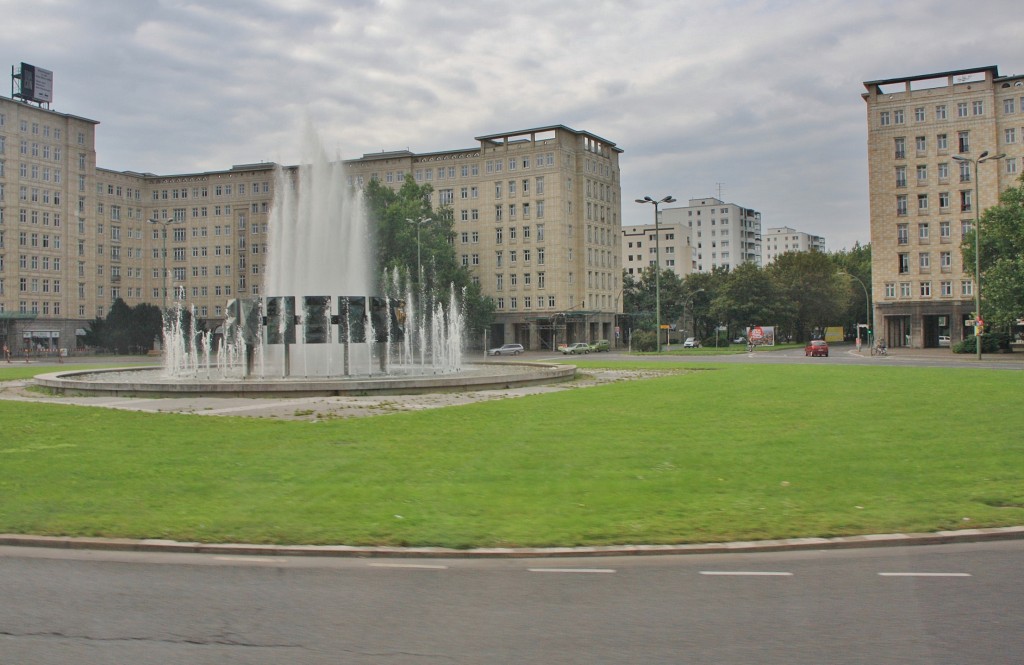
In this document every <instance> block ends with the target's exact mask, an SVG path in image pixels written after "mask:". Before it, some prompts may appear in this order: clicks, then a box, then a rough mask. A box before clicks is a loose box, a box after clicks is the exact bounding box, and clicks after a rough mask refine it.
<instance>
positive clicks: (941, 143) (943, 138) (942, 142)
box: [935, 134, 949, 151]
mask: <svg viewBox="0 0 1024 665" xmlns="http://www.w3.org/2000/svg"><path fill="white" fill-rule="evenodd" d="M935 147H936V148H937V149H938V150H940V151H945V150H949V136H948V135H946V134H936V136H935Z"/></svg>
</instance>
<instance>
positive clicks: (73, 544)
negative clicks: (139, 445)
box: [0, 526, 1024, 559]
mask: <svg viewBox="0 0 1024 665" xmlns="http://www.w3.org/2000/svg"><path fill="white" fill-rule="evenodd" d="M1022 539H1024V526H1010V527H994V528H985V529H960V530H956V531H936V532H933V533H895V534H869V535H861V536H841V537H836V538H786V539H782V540H751V541H739V542H732V543H695V544H689V545H609V546H602V547H522V548H504V547H486V548H478V549H469V550H459V549H451V548H446V547H354V546H348V545H251V544H244V543H190V542H180V541H175V540H159V539H151V538H146V539H141V540H136V539H130V538H67V537H63V536H32V535H19V534H0V545H6V546H13V547H41V548H51V549H69V550H98V551H119V552H163V553H179V554H220V555H248V556H303V557H364V558H435V559H441V558H444V559H481V558H549V557H597V556H650V555H673V554H674V555H682V554H729V553H750V552H786V551H796V550H835V549H853V548H865V547H901V546H903V547H906V546H911V545H940V544H948V543H973V542H982V541H991V540H1022Z"/></svg>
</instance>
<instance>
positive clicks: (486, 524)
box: [0, 360, 1024, 548]
mask: <svg viewBox="0 0 1024 665" xmlns="http://www.w3.org/2000/svg"><path fill="white" fill-rule="evenodd" d="M580 364H581V366H582V369H581V371H586V370H585V367H586V366H587V365H588V364H591V365H595V366H596V365H598V364H602V365H609V366H610V365H616V366H620V367H622V366H625V367H642V366H643V363H642V362H631V363H628V364H616V363H612V362H611V361H605V362H603V363H602V362H601V361H598V360H593V361H583V362H581V363H580ZM649 366H650V367H657V368H659V369H660V368H664V365H663V364H661V363H658V364H657V365H654V364H652V365H649ZM676 367H677V368H682V367H684V366H683V365H679V366H676ZM689 367H691V368H694V369H691V370H689V371H681V372H677V373H673V374H668V375H665V376H662V377H659V378H654V379H648V380H641V381H631V382H622V383H615V384H609V385H604V386H598V387H593V388H586V389H579V390H566V391H562V392H557V393H552V394H546V395H535V396H530V397H522V398H517V399H508V400H501V401H496V402H486V403H479V404H473V405H468V406H460V407H450V408H446V409H438V410H431V411H425V412H419V413H401V414H391V415H385V416H379V417H372V418H362V419H353V420H334V421H324V422H315V423H310V422H283V421H273V420H257V419H244V418H227V417H201V416H185V415H154V414H142V413H133V412H122V411H113V410H107V409H95V408H85V407H74V406H65V405H57V404H40V403H16V402H7V401H0V423H2V430H0V532H7V533H35V534H48V535H79V536H122V537H153V538H172V539H177V540H198V541H204V542H239V541H242V542H255V543H272V542H273V543H316V544H327V543H331V544H350V545H415V546H448V547H459V548H468V547H479V546H551V545H600V544H620V543H684V542H707V541H722V540H737V539H742V540H747V539H760V538H782V537H793V536H834V535H849V534H861V533H878V532H893V531H933V530H939V529H955V528H961V527H980V526H1005V525H1015V524H1024V437H1022V436H1020V434H1019V433H1020V432H1021V431H1024V409H1022V408H1021V406H1022V399H1021V396H1020V395H1021V391H1020V385H1021V384H1020V381H1021V374H1020V373H1018V372H992V371H984V370H975V369H955V370H954V369H950V370H943V369H926V368H907V367H892V366H885V367H862V366H852V367H850V366H847V367H836V366H827V365H815V366H807V365H787V366H757V365H745V364H735V365H732V364H730V365H715V366H711V365H705V366H704V367H703V368H699V369H697V367H698V366H696V365H692V364H691V365H689ZM5 371H6V368H4V369H3V370H0V381H2V380H4V379H10V378H12V377H10V376H8V375H6V374H5V373H4V372H5ZM10 371H13V370H10ZM0 386H2V384H0Z"/></svg>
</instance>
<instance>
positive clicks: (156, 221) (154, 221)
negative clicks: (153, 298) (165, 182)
mask: <svg viewBox="0 0 1024 665" xmlns="http://www.w3.org/2000/svg"><path fill="white" fill-rule="evenodd" d="M178 222H179V220H177V219H165V220H163V221H161V220H159V219H150V220H149V223H150V224H160V225H162V226H163V227H164V228H163V231H162V232H163V236H164V249H163V252H164V273H163V279H162V280H161V287H162V288H163V290H164V312H166V311H167V227H168V226H170V225H171V224H177V223H178Z"/></svg>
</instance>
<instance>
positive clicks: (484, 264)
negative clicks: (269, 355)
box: [346, 125, 622, 349]
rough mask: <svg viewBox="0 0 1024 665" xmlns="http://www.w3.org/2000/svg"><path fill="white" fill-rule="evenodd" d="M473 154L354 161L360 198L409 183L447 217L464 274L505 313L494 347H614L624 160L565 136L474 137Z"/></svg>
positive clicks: (540, 131) (567, 132)
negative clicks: (428, 194) (380, 187)
mask: <svg viewBox="0 0 1024 665" xmlns="http://www.w3.org/2000/svg"><path fill="white" fill-rule="evenodd" d="M476 141H478V145H477V146H475V147H473V148H469V149H464V150H450V151H445V152H435V153H424V154H413V153H411V152H407V151H402V152H389V153H379V154H377V153H372V154H367V155H364V156H363V157H362V158H360V159H356V160H349V161H347V162H346V168H347V170H348V173H349V178H350V180H351V182H352V184H353V185H354V186H359V185H360V184H362V183H365V182H366V181H368V180H370V179H376V180H377V181H378V182H381V183H383V184H385V185H387V186H390V187H393V188H395V189H397V188H400V187H401V185H402V181H403V179H404V178H406V177H410V176H411V177H413V178H414V179H415V180H416V182H417V184H430V185H432V186H433V189H434V191H433V195H432V196H433V201H432V202H433V204H434V207H435V209H436V208H437V207H439V206H450V207H451V208H452V211H453V215H454V232H455V235H454V238H453V244H454V247H455V251H456V255H457V256H458V257H459V258H460V260H461V261H462V265H463V266H465V267H467V268H468V269H469V270H470V273H471V274H472V276H473V278H474V279H475V280H477V281H479V284H480V286H481V290H482V292H483V293H484V294H485V295H488V296H491V297H492V298H493V299H494V302H495V304H496V312H495V323H494V324H493V325H492V326H491V329H490V330H489V331H488V340H487V343H488V345H492V346H493V345H500V344H502V343H505V342H518V343H520V344H523V345H524V346H525V347H526V348H527V349H554V348H556V346H557V345H558V344H559V343H563V342H577V341H593V340H597V339H608V340H613V339H614V332H615V331H614V325H615V314H616V313H618V312H620V311H621V310H622V302H621V293H622V272H621V270H622V267H621V266H622V264H621V258H620V253H619V251H620V249H619V241H618V231H619V228H620V226H619V225H620V223H621V222H620V220H621V217H622V209H621V200H622V197H621V189H620V186H619V180H620V173H619V154H620V153H621V152H622V150H621V149H620V148H618V147H616V145H615V144H614V143H612V142H610V141H607V140H606V139H603V138H601V137H599V136H597V135H595V134H591V133H590V132H585V131H578V130H575V129H570V128H569V127H565V126H563V125H553V126H547V127H538V128H533V129H527V130H521V131H516V132H509V133H503V134H491V135H487V136H478V137H476Z"/></svg>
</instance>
